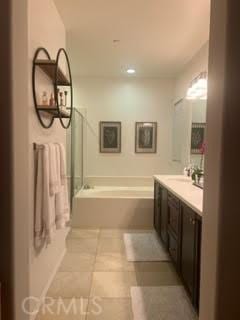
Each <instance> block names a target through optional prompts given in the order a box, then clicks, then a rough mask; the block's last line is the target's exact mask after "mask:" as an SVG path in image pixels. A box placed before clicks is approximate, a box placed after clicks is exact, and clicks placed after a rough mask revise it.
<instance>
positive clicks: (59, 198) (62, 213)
mask: <svg viewBox="0 0 240 320" xmlns="http://www.w3.org/2000/svg"><path fill="white" fill-rule="evenodd" d="M56 147H57V149H58V151H59V153H58V156H59V159H58V160H59V162H60V176H61V188H60V192H59V193H57V194H56V227H57V229H62V228H64V227H65V226H66V223H67V222H68V221H69V219H70V208H69V198H68V185H67V178H66V177H67V172H66V152H65V148H64V146H63V145H62V144H60V143H59V144H57V145H56ZM58 160H57V162H58Z"/></svg>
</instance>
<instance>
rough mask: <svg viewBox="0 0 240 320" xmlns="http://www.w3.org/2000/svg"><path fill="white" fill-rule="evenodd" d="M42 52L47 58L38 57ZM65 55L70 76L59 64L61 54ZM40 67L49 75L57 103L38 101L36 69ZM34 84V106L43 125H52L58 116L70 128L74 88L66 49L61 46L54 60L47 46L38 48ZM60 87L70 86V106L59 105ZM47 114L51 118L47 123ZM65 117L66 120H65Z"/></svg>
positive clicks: (33, 70)
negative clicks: (40, 102) (41, 102)
mask: <svg viewBox="0 0 240 320" xmlns="http://www.w3.org/2000/svg"><path fill="white" fill-rule="evenodd" d="M40 53H44V54H45V56H46V59H38V57H39V55H40ZM62 54H63V55H64V56H65V59H66V66H67V69H68V77H67V76H66V75H65V73H64V72H63V71H62V70H61V68H60V66H59V60H60V56H61V55H62ZM37 68H40V69H41V71H42V72H44V73H45V75H47V77H48V78H49V80H50V81H51V83H52V86H53V93H54V100H55V105H54V106H49V105H40V104H38V101H37V90H36V70H37ZM32 86H33V100H34V106H35V110H36V113H37V117H38V120H39V122H40V123H41V125H42V126H43V127H44V128H46V129H48V128H50V127H51V126H52V124H53V122H54V120H55V119H56V118H58V119H59V120H60V122H61V125H62V127H63V128H65V129H67V128H69V126H70V124H71V120H72V111H73V88H72V76H71V69H70V63H69V59H68V55H67V52H66V51H65V49H63V48H61V49H59V50H58V53H57V58H56V60H52V59H51V57H50V55H49V53H48V51H47V50H46V49H45V48H38V49H37V51H36V53H35V55H34V59H33V69H32ZM59 87H69V89H68V90H69V91H70V106H69V107H67V110H66V108H65V107H64V108H63V107H62V106H59V101H58V90H59ZM46 116H47V118H49V119H48V120H47V121H48V122H47V123H46V119H45V118H46ZM63 119H64V120H63Z"/></svg>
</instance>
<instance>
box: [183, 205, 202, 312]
mask: <svg viewBox="0 0 240 320" xmlns="http://www.w3.org/2000/svg"><path fill="white" fill-rule="evenodd" d="M181 234H182V236H181V259H180V272H181V276H182V280H183V282H184V285H185V287H186V290H187V291H188V293H189V294H190V297H191V298H192V302H193V305H194V306H195V307H196V309H198V304H199V303H198V302H199V287H200V250H201V219H200V218H199V216H198V215H197V214H196V213H195V212H194V211H193V210H192V209H190V208H189V207H187V206H186V205H182V232H181Z"/></svg>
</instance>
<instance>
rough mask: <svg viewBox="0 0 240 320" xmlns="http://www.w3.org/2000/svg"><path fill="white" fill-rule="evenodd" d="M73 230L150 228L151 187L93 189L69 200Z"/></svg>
mask: <svg viewBox="0 0 240 320" xmlns="http://www.w3.org/2000/svg"><path fill="white" fill-rule="evenodd" d="M72 226H73V227H77V228H113V229H114V228H124V229H139V228H140V229H145V228H146V229H149V228H152V226H153V187H152V186H151V187H150V186H128V187H124V186H96V187H94V188H92V189H86V190H84V189H82V190H80V191H79V192H78V194H77V195H76V197H75V198H74V201H73V219H72Z"/></svg>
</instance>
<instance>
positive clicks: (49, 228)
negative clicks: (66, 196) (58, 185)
mask: <svg viewBox="0 0 240 320" xmlns="http://www.w3.org/2000/svg"><path fill="white" fill-rule="evenodd" d="M54 150H55V149H54ZM50 154H51V152H50V147H49V145H48V144H44V145H43V147H42V148H41V149H38V151H37V181H36V208H35V244H36V246H38V245H40V244H42V241H43V240H46V242H47V243H48V244H49V243H51V240H52V237H53V234H54V232H55V230H56V213H55V195H54V194H51V192H50V161H51V160H50ZM55 154H56V152H55Z"/></svg>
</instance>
